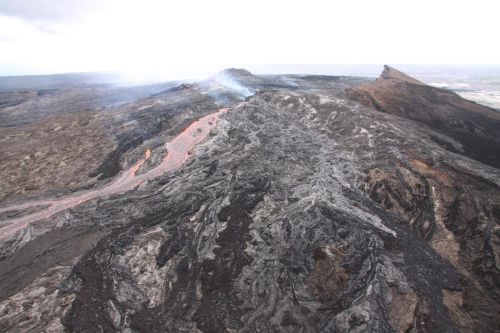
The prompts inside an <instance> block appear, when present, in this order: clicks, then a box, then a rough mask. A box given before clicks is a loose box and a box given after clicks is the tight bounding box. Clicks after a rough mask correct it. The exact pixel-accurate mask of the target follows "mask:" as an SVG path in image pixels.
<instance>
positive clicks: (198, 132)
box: [0, 109, 228, 241]
mask: <svg viewBox="0 0 500 333" xmlns="http://www.w3.org/2000/svg"><path fill="white" fill-rule="evenodd" d="M227 110H228V109H220V110H219V111H217V112H215V113H212V114H210V115H208V116H205V117H203V118H200V119H199V120H197V121H195V122H193V123H192V124H191V125H190V126H189V127H188V128H186V129H185V130H184V131H183V132H182V133H180V134H179V135H178V136H177V137H175V139H173V140H172V141H171V142H168V143H167V144H166V145H165V147H166V149H167V156H166V157H165V158H164V159H163V161H162V162H161V164H160V165H158V166H156V167H155V168H153V169H151V170H149V171H147V172H146V173H143V174H141V175H136V172H137V170H138V169H139V168H140V167H141V165H142V164H143V163H144V162H145V161H146V160H147V159H148V158H150V156H151V151H150V150H149V149H147V150H146V151H145V154H144V159H141V160H140V161H138V162H137V163H136V164H134V165H133V166H132V167H131V168H129V169H128V170H126V171H125V172H123V173H122V174H121V175H120V176H119V177H118V178H117V179H115V180H114V181H113V182H112V183H110V184H109V185H106V186H105V187H102V188H99V189H95V190H91V191H87V192H80V193H77V194H74V195H71V196H68V197H65V198H61V199H54V200H39V201H32V202H27V203H24V204H20V205H14V206H10V207H5V208H0V213H2V212H7V211H14V210H23V209H27V208H30V207H36V206H46V205H47V206H49V207H47V208H44V209H42V210H40V211H38V212H36V213H33V214H28V215H26V216H23V217H20V218H14V219H10V220H5V221H2V222H0V223H1V224H0V241H5V240H7V239H9V238H10V237H12V236H14V235H15V233H16V232H18V231H19V230H22V229H23V228H25V227H27V226H28V225H30V224H31V223H33V222H35V221H38V220H41V219H45V218H48V217H50V216H52V215H54V214H57V213H60V212H62V211H64V210H67V209H69V208H72V207H75V206H77V205H79V204H81V203H84V202H86V201H89V200H92V199H95V198H98V197H104V196H109V195H111V194H119V193H124V192H126V191H129V190H131V189H134V188H135V187H136V186H138V185H139V184H141V183H143V182H145V181H147V180H151V179H153V178H156V177H158V176H160V175H162V174H163V173H165V172H169V171H174V170H176V169H178V168H179V167H180V166H182V164H183V163H184V162H185V161H186V160H187V159H188V157H189V155H190V152H191V151H192V150H193V148H194V147H195V146H196V145H197V144H198V143H200V142H201V141H203V140H204V139H205V138H206V137H207V136H208V134H209V133H210V131H211V130H212V129H213V128H215V126H217V122H218V119H219V117H220V115H222V114H223V113H225V112H227ZM2 225H3V227H2Z"/></svg>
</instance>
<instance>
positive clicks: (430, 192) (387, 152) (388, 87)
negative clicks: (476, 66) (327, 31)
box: [0, 68, 500, 332]
mask: <svg viewBox="0 0 500 333" xmlns="http://www.w3.org/2000/svg"><path fill="white" fill-rule="evenodd" d="M228 78H230V80H229V79H228ZM270 87H272V89H271V88H270ZM435 89H437V88H432V87H427V86H425V85H424V84H423V83H421V82H419V81H416V80H415V79H412V78H409V77H408V76H406V75H405V74H403V73H400V72H397V71H395V70H394V69H391V68H386V70H385V71H384V73H383V74H382V76H381V77H380V78H379V79H378V80H377V81H375V82H370V81H369V80H368V79H361V78H348V77H326V76H294V75H274V76H257V75H252V74H251V73H249V72H247V71H244V70H237V69H230V70H226V71H224V72H222V73H219V74H218V75H215V76H213V77H211V78H210V79H208V80H206V81H202V82H198V83H195V84H190V85H183V86H179V87H178V88H175V89H167V90H165V91H161V92H158V93H155V94H153V95H151V96H149V97H144V98H140V99H137V100H135V101H131V102H129V103H128V104H126V105H121V106H116V109H112V110H110V111H109V113H108V114H101V115H100V117H103V118H102V121H103V123H105V124H107V130H110V132H112V133H116V136H115V137H114V139H113V143H114V144H113V145H108V146H106V147H103V150H102V151H101V152H100V153H99V156H100V160H99V161H95V162H97V163H93V165H92V168H93V170H94V171H95V170H97V171H96V172H95V173H94V174H91V176H88V173H87V177H89V179H85V178H84V177H82V178H78V179H76V180H75V183H74V184H73V185H71V186H70V187H69V189H68V190H67V191H62V192H57V191H58V189H59V188H60V186H62V185H63V184H66V183H65V182H63V181H62V180H60V179H57V178H56V179H54V180H53V182H52V183H51V182H50V180H49V179H45V178H43V177H42V178H38V179H37V180H36V182H34V181H33V180H23V179H22V178H16V179H18V182H21V183H22V182H26V184H30V186H31V185H33V184H35V183H36V184H42V185H43V184H47V186H48V187H47V188H46V189H45V190H44V188H43V187H40V188H38V189H33V190H32V193H26V192H23V191H24V190H22V191H21V190H20V189H21V187H20V186H17V187H16V186H15V185H12V187H11V188H12V189H13V190H12V192H11V193H10V194H5V196H4V197H5V198H7V199H5V200H4V201H2V202H1V204H2V207H3V208H1V209H0V218H3V220H2V221H1V222H0V233H1V236H0V237H3V238H4V239H3V243H2V245H1V247H0V251H1V252H0V255H1V258H2V259H0V260H1V261H0V331H6V332H7V331H12V332H18V331H31V332H42V331H64V330H66V331H70V332H95V331H102V332H118V331H120V332H121V331H128V332H225V331H229V332H471V331H478V332H491V331H495V330H498V329H499V328H498V323H499V322H500V317H499V313H500V302H499V300H500V295H499V281H500V275H499V267H500V264H499V263H500V261H499V258H500V229H499V219H500V170H499V169H498V168H497V167H498V166H497V164H496V163H497V162H498V161H497V159H496V156H497V155H498V148H495V147H494V143H495V142H496V141H495V140H496V138H495V135H494V134H495V133H496V132H495V128H500V124H499V120H498V119H497V116H496V114H492V113H491V112H492V110H491V109H488V108H486V107H482V106H480V105H478V104H474V105H472V104H469V103H468V102H467V101H465V100H461V99H460V97H458V96H456V95H454V94H452V93H449V92H446V91H444V90H442V89H437V90H435ZM249 93H250V95H248V94H249ZM51 94H52V95H51ZM51 94H49V95H42V96H37V95H36V94H33V96H31V97H30V98H49V97H50V96H52V97H51V98H54V97H53V96H54V94H55V96H58V94H59V92H57V93H51ZM61 94H63V93H62V92H61ZM450 94H451V95H450ZM394 96H397V98H396V97H394ZM9 98H12V97H9ZM9 100H10V99H9ZM0 101H1V100H0ZM16 101H17V99H16ZM243 101H244V102H243ZM415 101H416V102H418V103H419V104H418V105H420V106H422V107H423V108H425V110H427V111H428V113H427V114H425V113H423V111H422V113H416V114H415V112H417V111H418V110H416V109H413V108H412V105H413V104H412V103H413V102H415ZM16 103H17V102H16ZM19 103H20V104H16V105H14V106H12V109H8V110H14V111H16V112H21V111H20V110H24V109H22V107H23V103H25V102H23V101H22V100H20V102H19ZM0 105H1V104H0ZM25 108H26V107H25ZM226 108H228V109H229V111H227V109H226ZM419 110H420V109H419ZM422 110H423V109H422ZM440 110H445V111H446V112H448V113H449V114H451V115H453V114H454V112H457V114H458V115H457V116H456V118H455V119H454V121H451V120H450V121H447V122H444V120H443V119H441V118H440V117H441V116H440V115H439V112H440ZM457 110H458V111H457ZM14 111H12V112H14ZM26 112H27V111H26ZM79 112H80V111H79ZM81 112H83V111H81ZM75 113H76V112H75ZM56 116H57V115H56ZM74 116H75V117H78V115H74ZM3 117H6V119H10V118H9V117H11V116H9V115H4V116H3ZM50 117H54V115H52V114H51V115H50ZM106 117H109V118H106ZM484 117H486V118H484ZM12 118H14V117H13V116H12ZM431 118H432V119H434V118H436V119H437V118H439V119H438V120H440V121H442V122H443V123H441V125H439V126H437V125H436V124H434V123H433V122H432V119H431ZM51 119H52V118H51ZM450 119H451V117H450ZM158 122H160V124H158ZM35 123H36V122H35ZM486 123H489V125H488V126H486V125H485V124H486ZM43 126H46V125H45V123H44V125H43ZM44 128H45V127H44ZM111 130H112V131H111ZM139 134H140V135H141V136H142V138H143V139H144V140H142V139H141V140H142V141H140V140H139V141H140V142H139V141H138V142H136V143H134V145H131V146H130V147H127V149H124V150H120V147H121V146H120V145H122V144H123V142H124V141H126V140H128V139H130V138H133V137H136V136H137V135H139ZM53 135H59V134H57V133H55V134H53ZM96 137H98V136H97V135H96ZM464 138H467V140H469V139H471V140H475V139H476V138H477V140H478V141H475V142H483V143H485V144H484V146H483V148H484V149H486V148H487V147H489V148H488V149H487V151H488V153H487V154H485V155H484V156H481V154H483V153H484V150H481V149H483V148H481V149H480V150H477V149H476V148H477V147H476V145H474V144H471V143H467V142H468V141H467V140H465V139H464ZM497 138H498V137H497ZM165 142H168V143H167V144H166V145H165ZM496 147H498V146H496ZM63 151H66V150H65V149H63ZM145 151H147V152H149V153H147V158H145V156H144V152H145ZM94 153H95V152H91V151H88V152H83V153H82V154H87V155H85V157H89V156H94ZM55 154H56V155H57V154H58V152H55ZM113 154H116V156H115V155H113ZM109 156H114V157H113V159H114V161H115V162H113V163H111V164H109V163H108V162H106V161H109ZM83 158H84V157H82V159H83ZM26 161H28V160H27V159H26ZM9 163H10V162H9ZM99 163H100V164H99ZM97 165H101V166H103V167H97V168H96V166H97ZM112 165H114V166H112ZM115 167H116V168H118V169H117V170H118V173H115V171H116V170H115V169H116V168H115ZM107 168H110V169H109V170H110V171H109V172H108V173H106V172H105V171H106V170H108V169H107ZM120 170H123V171H121V172H120ZM89 173H90V172H89ZM98 174H101V175H102V174H107V175H110V176H109V177H108V178H106V177H107V176H106V177H105V178H104V179H98V177H97V176H98ZM106 179H108V180H106ZM11 184H14V181H11ZM85 186H86V187H85ZM82 187H84V188H82ZM54 191H56V192H57V193H58V195H55V196H54ZM47 198H53V199H47ZM34 202H37V203H38V204H47V205H50V206H49V207H48V208H43V207H42V209H41V210H34V211H32V210H33V209H35V208H36V207H35V204H34ZM51 207H52V211H51V210H50V209H51ZM54 207H55V208H54ZM57 207H60V209H59V208H57ZM28 209H32V210H28ZM37 214H38V215H37ZM4 217H5V218H4ZM21 226H22V228H21Z"/></svg>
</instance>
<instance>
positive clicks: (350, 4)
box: [0, 0, 500, 75]
mask: <svg viewBox="0 0 500 333" xmlns="http://www.w3.org/2000/svg"><path fill="white" fill-rule="evenodd" d="M499 13H500V1H498V0H473V1H472V0H470V1H469V0H464V1H460V0H455V1H448V0H420V1H411V3H410V1H401V0H399V1H391V0H377V1H374V0H366V1H362V0H357V1H356V0H354V1H353V0H351V1H332V0H329V1H315V0H307V1H290V0H289V1H272V0H262V1H261V0H253V1H236V0H227V1H225V0H224V1H217V0H211V1H207V0H200V1H195V0H182V1H153V0H140V1H133V0H82V1H73V0H0V75H17V74H41V73H58V72H75V71H100V70H113V71H115V70H119V71H126V72H127V73H130V74H131V75H134V74H137V73H153V72H154V73H157V72H160V71H164V72H175V71H182V70H184V69H188V70H193V69H196V68H200V69H201V68H209V67H210V68H217V67H229V66H242V65H245V64H278V63H279V64H293V63H302V64H305V63H307V64H357V63H371V64H373V63H390V64H401V63H416V64H425V63H433V64H495V63H496V64H498V63H500V43H499V42H498V40H499V36H498V33H499V32H500V28H499V25H498V16H499V15H500V14H499Z"/></svg>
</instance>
